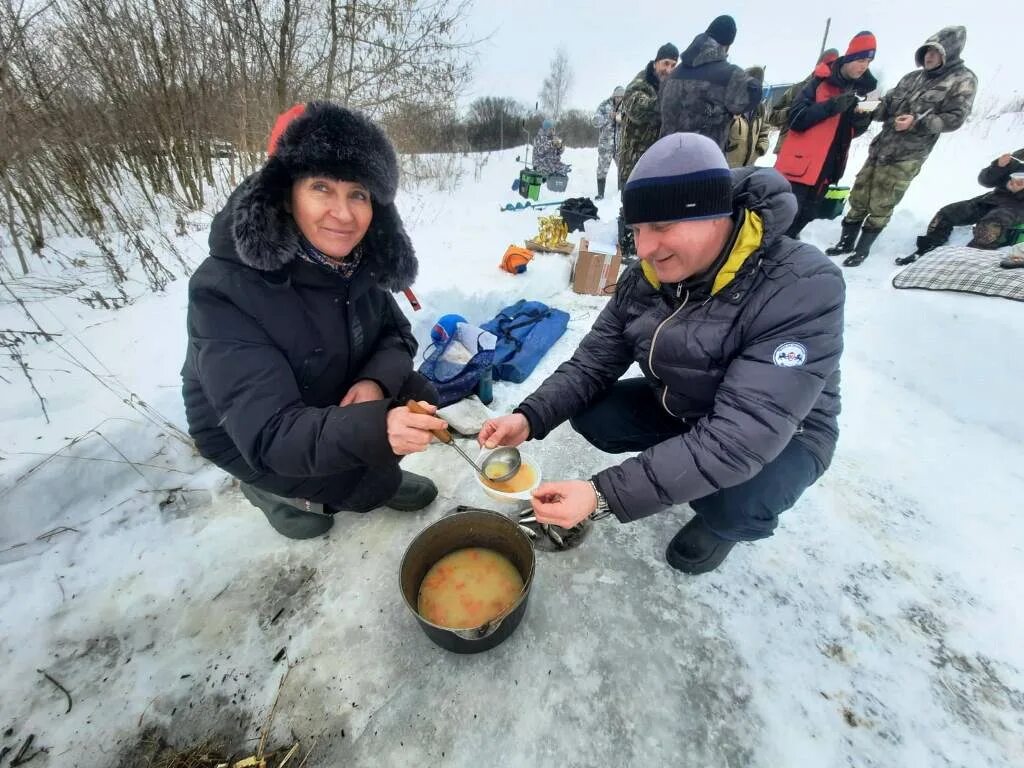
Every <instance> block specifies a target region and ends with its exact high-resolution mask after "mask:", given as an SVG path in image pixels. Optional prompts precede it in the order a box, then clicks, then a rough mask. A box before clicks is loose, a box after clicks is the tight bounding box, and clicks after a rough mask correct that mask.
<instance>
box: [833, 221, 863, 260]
mask: <svg viewBox="0 0 1024 768" xmlns="http://www.w3.org/2000/svg"><path fill="white" fill-rule="evenodd" d="M859 234H860V222H859V221H857V222H851V223H847V222H845V221H844V222H843V233H842V234H841V235H840V236H839V242H838V243H836V244H835V245H833V246H832V247H831V248H826V249H825V253H826V254H827V255H829V256H842V255H843V254H846V253H853V252H854V251H855V250H857V235H859Z"/></svg>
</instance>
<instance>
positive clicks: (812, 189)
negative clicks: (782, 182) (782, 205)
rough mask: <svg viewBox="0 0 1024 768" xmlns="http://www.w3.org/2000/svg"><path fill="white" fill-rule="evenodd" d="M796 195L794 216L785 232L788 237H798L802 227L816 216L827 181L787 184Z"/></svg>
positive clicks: (826, 187)
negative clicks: (812, 184) (813, 183)
mask: <svg viewBox="0 0 1024 768" xmlns="http://www.w3.org/2000/svg"><path fill="white" fill-rule="evenodd" d="M789 186H790V187H791V188H792V190H793V195H794V196H795V197H796V204H797V210H796V218H795V219H793V223H792V224H790V225H789V229H787V230H786V234H787V235H789V237H799V236H800V233H801V232H802V231H803V228H804V227H806V226H807V225H808V224H810V223H811V222H812V221H814V220H815V219H816V218H818V210H819V208H820V207H821V201H822V200H824V199H825V192H827V191H828V183H827V182H825V183H822V184H818V185H816V186H811V185H809V184H797V183H794V182H791V183H790V185H789Z"/></svg>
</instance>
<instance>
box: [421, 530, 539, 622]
mask: <svg viewBox="0 0 1024 768" xmlns="http://www.w3.org/2000/svg"><path fill="white" fill-rule="evenodd" d="M522 591H523V577H522V576H521V575H520V574H519V570H518V569H517V568H516V567H515V566H514V565H513V564H512V562H511V561H510V560H509V559H508V558H507V557H505V556H504V555H500V554H498V553H497V552H495V551H493V550H490V549H483V548H480V547H470V548H468V549H459V550H456V551H455V552H452V553H451V554H448V555H445V556H444V557H442V558H441V559H440V560H438V561H437V562H436V563H434V565H433V566H432V567H431V569H430V570H429V571H427V575H426V576H425V577H424V578H423V581H422V582H421V584H420V592H419V598H418V600H417V605H416V610H417V611H418V612H419V614H420V616H422V617H423V618H425V619H426V620H427V621H429V622H431V623H433V624H437V625H439V626H443V627H449V628H451V629H472V628H473V627H479V626H481V625H483V624H486V623H487V622H489V621H491V620H492V619H495V618H497V617H498V616H501V615H502V614H503V613H505V611H507V610H508V609H509V608H510V607H512V605H513V604H515V602H516V600H518V599H519V595H520V593H521V592H522Z"/></svg>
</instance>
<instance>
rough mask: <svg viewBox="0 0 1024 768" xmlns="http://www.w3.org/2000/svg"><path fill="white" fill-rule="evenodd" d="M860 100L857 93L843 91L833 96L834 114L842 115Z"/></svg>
mask: <svg viewBox="0 0 1024 768" xmlns="http://www.w3.org/2000/svg"><path fill="white" fill-rule="evenodd" d="M859 102H860V99H858V98H857V94H856V93H841V94H839V95H838V96H833V97H832V114H833V115H840V114H842V113H843V112H846V111H847V110H849V109H853V108H854V107H855V106H857V104H858V103H859Z"/></svg>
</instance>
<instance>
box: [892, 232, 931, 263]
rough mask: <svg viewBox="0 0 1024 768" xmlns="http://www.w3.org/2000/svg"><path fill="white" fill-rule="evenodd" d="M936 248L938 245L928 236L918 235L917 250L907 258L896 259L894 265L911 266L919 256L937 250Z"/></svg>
mask: <svg viewBox="0 0 1024 768" xmlns="http://www.w3.org/2000/svg"><path fill="white" fill-rule="evenodd" d="M938 246H939V243H936V242H935V241H934V240H932V239H931V238H930V237H928V235H919V236H918V238H917V250H916V251H914V252H913V253H912V254H910V255H909V256H900V257H899V258H898V259H896V263H897V264H898V265H899V266H901V267H905V266H906V265H907V264H913V263H914V262H915V261H917V259H918V257H919V256H924V255H925V254H926V253H928V251H930V250H932V249H933V248H937V247H938Z"/></svg>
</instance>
